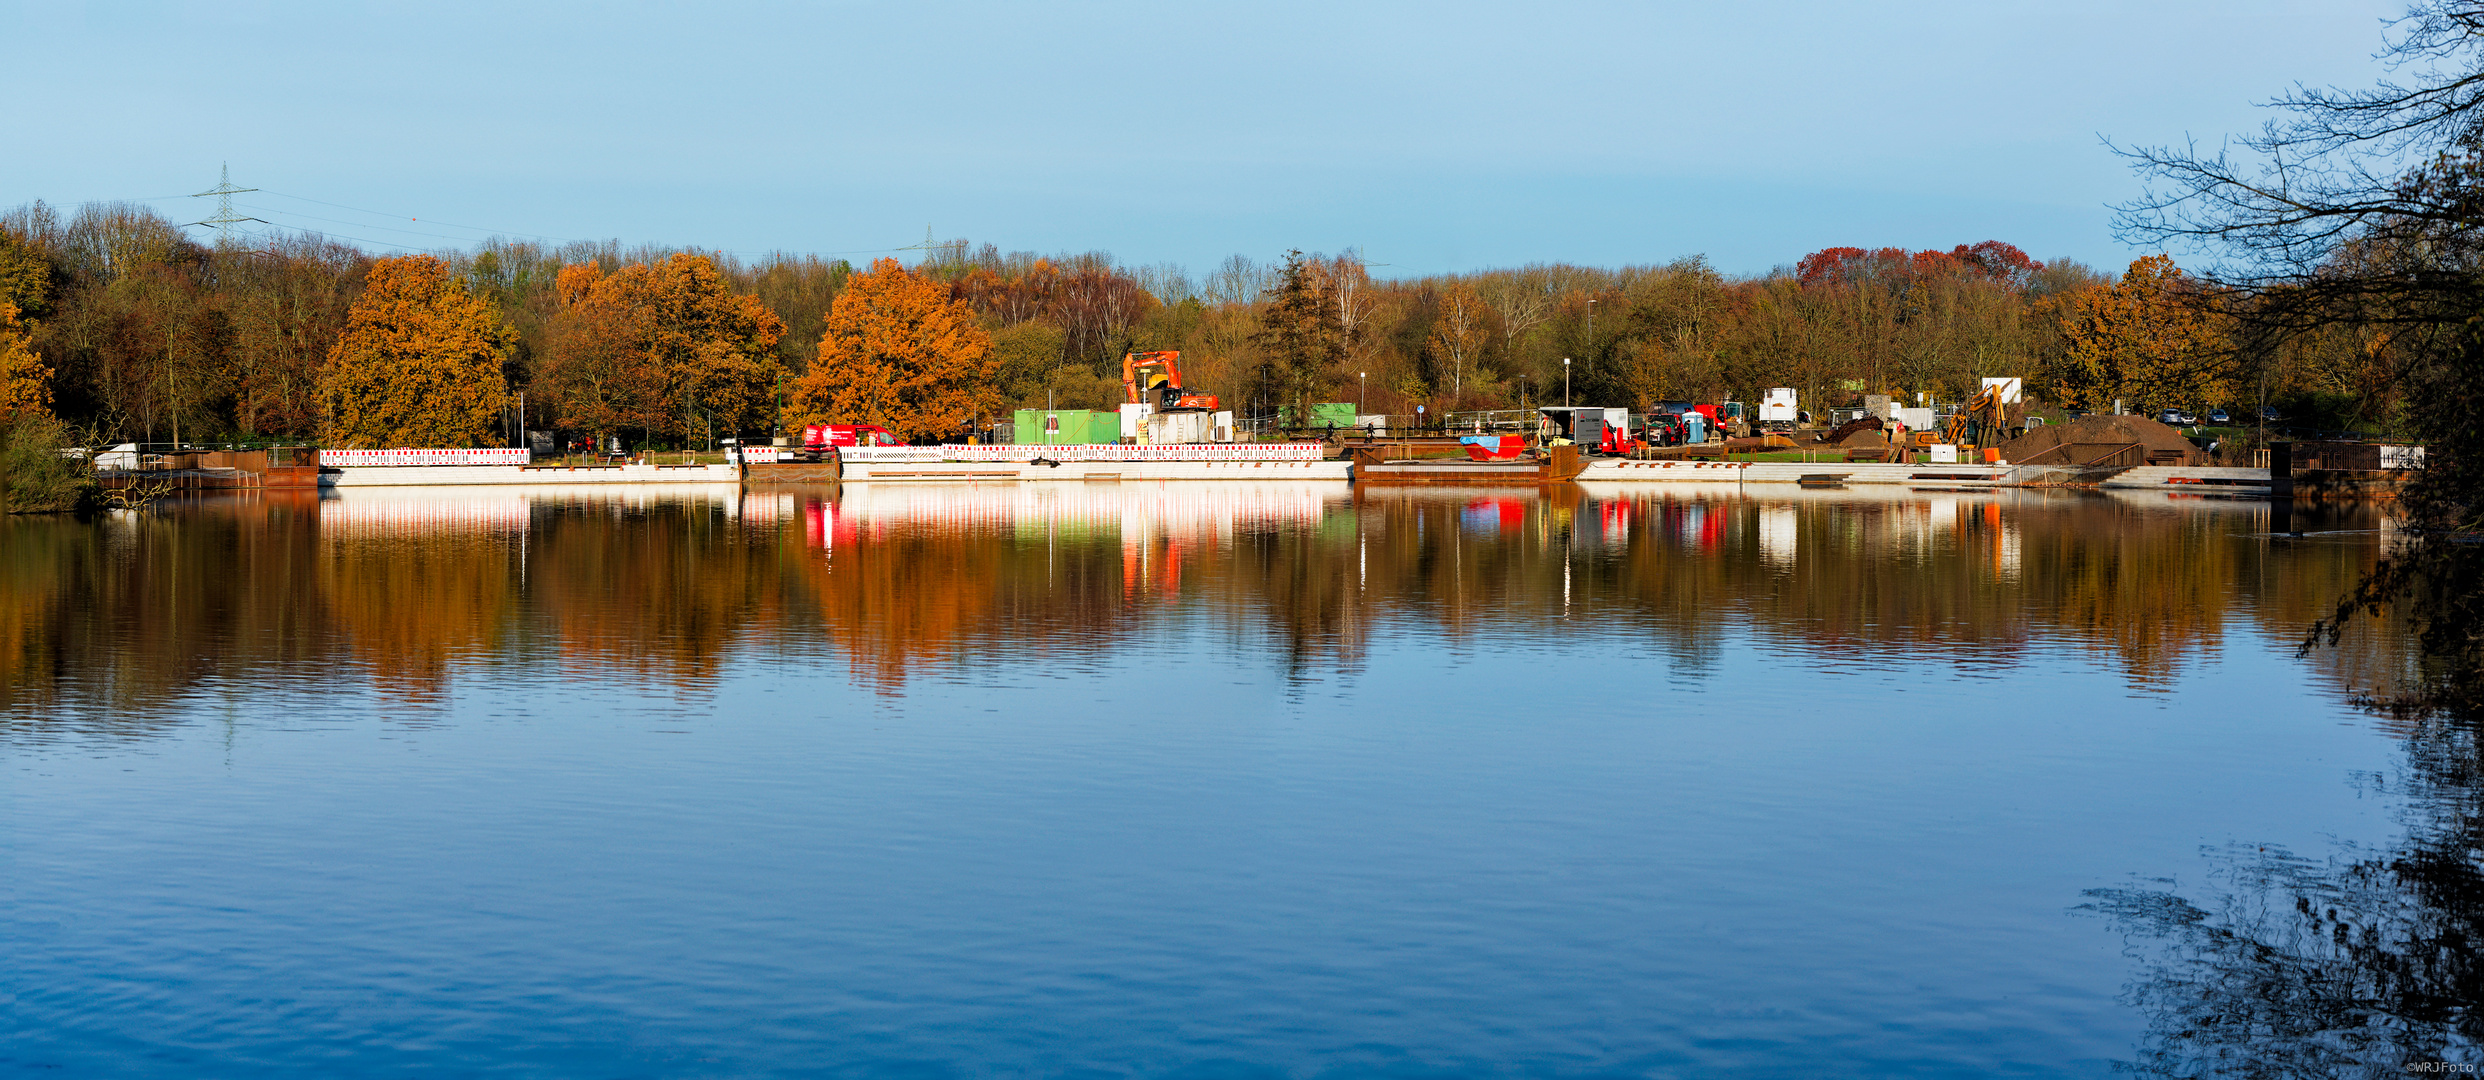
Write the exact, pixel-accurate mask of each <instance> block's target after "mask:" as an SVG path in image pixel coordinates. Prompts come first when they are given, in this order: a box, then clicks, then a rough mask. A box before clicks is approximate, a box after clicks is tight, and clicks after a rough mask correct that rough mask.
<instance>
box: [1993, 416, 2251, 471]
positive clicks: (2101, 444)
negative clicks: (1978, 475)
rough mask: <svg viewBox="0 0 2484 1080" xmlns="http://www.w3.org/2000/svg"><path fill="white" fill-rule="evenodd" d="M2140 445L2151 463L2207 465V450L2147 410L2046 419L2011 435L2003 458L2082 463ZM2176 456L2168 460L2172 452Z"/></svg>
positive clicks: (2022, 462) (2024, 461)
mask: <svg viewBox="0 0 2484 1080" xmlns="http://www.w3.org/2000/svg"><path fill="white" fill-rule="evenodd" d="M2132 443H2137V444H2139V446H2140V448H2141V449H2140V454H2141V455H2142V456H2144V457H2145V458H2146V459H2147V461H2148V463H2150V464H2173V465H2203V464H2206V463H2207V461H2208V455H2207V454H2205V453H2203V452H2201V450H2200V449H2199V448H2198V447H2196V446H2193V445H2191V440H2189V439H2185V438H2183V437H2182V433H2181V432H2178V431H2175V430H2174V429H2172V428H2169V427H2166V426H2165V425H2163V424H2160V423H2157V422H2156V421H2154V420H2150V419H2148V418H2147V417H2144V416H2083V417H2080V418H2078V419H2076V420H2072V421H2070V422H2069V423H2067V424H2046V425H2044V426H2042V427H2038V428H2034V429H2031V430H2029V431H2028V432H2027V433H2026V434H2025V435H2022V436H2020V437H2018V438H2016V439H2012V440H2010V442H2009V443H2008V445H2005V446H2003V447H2002V448H2001V460H2003V461H2007V462H2010V463H2011V464H2014V465H2027V464H2046V465H2082V464H2086V463H2088V462H2091V461H2096V460H2099V459H2102V458H2104V457H2106V456H2108V455H2111V454H2113V453H2115V452H2116V451H2119V450H2121V449H2122V448H2124V447H2128V446H2129V445H2131V444H2132ZM2177 456H2178V457H2179V459H2180V460H2177V461H2167V460H2165V459H2167V458H2171V457H2177Z"/></svg>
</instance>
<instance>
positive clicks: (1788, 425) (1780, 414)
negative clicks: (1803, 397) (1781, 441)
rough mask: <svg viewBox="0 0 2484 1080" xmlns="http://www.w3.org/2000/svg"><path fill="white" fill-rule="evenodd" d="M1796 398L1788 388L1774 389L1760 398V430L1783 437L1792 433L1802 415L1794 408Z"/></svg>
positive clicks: (1792, 389)
mask: <svg viewBox="0 0 2484 1080" xmlns="http://www.w3.org/2000/svg"><path fill="white" fill-rule="evenodd" d="M1795 402H1796V396H1795V393H1794V388H1793V387H1790V386H1779V387H1774V388H1772V389H1770V390H1769V391H1768V393H1766V394H1765V395H1762V396H1761V398H1760V407H1759V422H1760V430H1762V431H1767V432H1773V433H1775V434H1779V435H1784V434H1790V433H1792V432H1793V430H1794V428H1795V425H1796V423H1797V421H1799V420H1800V419H1801V416H1802V413H1801V411H1800V410H1799V409H1797V408H1796V407H1795Z"/></svg>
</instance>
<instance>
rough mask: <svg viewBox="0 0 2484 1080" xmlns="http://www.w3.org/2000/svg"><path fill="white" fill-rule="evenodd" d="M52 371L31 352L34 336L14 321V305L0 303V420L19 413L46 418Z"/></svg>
mask: <svg viewBox="0 0 2484 1080" xmlns="http://www.w3.org/2000/svg"><path fill="white" fill-rule="evenodd" d="M51 379H52V369H50V368H48V367H45V366H43V358H42V357H39V356H36V355H35V351H34V335H33V334H30V333H27V332H26V326H25V324H24V323H22V322H20V321H18V318H17V305H15V304H12V303H9V302H7V301H5V300H0V420H8V419H11V418H14V417H16V416H17V415H18V414H20V413H40V414H44V415H50V413H51V410H52V387H51Z"/></svg>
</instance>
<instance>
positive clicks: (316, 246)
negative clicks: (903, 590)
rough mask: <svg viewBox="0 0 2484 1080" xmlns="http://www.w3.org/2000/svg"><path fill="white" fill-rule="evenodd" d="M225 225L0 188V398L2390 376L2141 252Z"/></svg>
mask: <svg viewBox="0 0 2484 1080" xmlns="http://www.w3.org/2000/svg"><path fill="white" fill-rule="evenodd" d="M251 244H253V245H256V246H244V245H241V244H235V243H208V242H201V241H200V240H199V239H195V238H193V237H191V236H189V235H187V234H185V233H184V232H183V231H182V229H181V228H179V227H177V226H175V225H174V224H173V223H172V222H170V221H169V220H168V219H166V218H164V217H162V216H161V215H158V214H156V213H154V212H153V211H151V210H148V209H146V208H144V207H142V206H137V205H132V204H123V203H102V204H90V205H87V206H84V207H81V208H79V209H78V210H77V211H76V212H74V213H71V214H66V215H64V214H62V213H60V212H59V211H57V210H55V209H53V208H52V207H49V206H47V205H45V204H42V203H35V204H31V205H28V206H24V207H20V208H18V209H17V210H15V211H12V212H10V213H8V214H6V215H5V216H0V411H10V410H19V409H47V410H50V411H52V412H54V413H56V414H57V415H58V416H60V417H61V418H63V419H65V420H67V421H69V422H71V423H73V424H76V425H79V426H81V427H84V428H87V429H89V430H91V431H92V432H93V433H94V434H95V435H96V436H98V437H100V438H108V439H114V440H121V439H143V440H148V441H166V440H191V441H199V440H236V439H238V440H317V441H321V442H323V443H326V444H329V445H340V446H342V445H360V446H398V445H425V444H457V443H480V444H504V443H509V442H513V441H515V440H516V439H517V438H518V435H519V431H520V430H521V425H522V426H523V427H524V428H533V429H559V430H563V431H568V432H573V433H578V434H593V435H597V436H619V437H622V438H623V439H625V440H627V441H628V442H629V443H631V444H632V445H635V446H690V445H707V444H710V443H712V441H713V440H715V439H718V438H721V437H723V436H726V435H733V434H742V435H750V434H762V433H768V432H771V431H777V430H782V429H785V428H789V427H792V426H794V425H798V424H800V423H802V422H806V421H816V420H837V421H842V422H875V423H881V424H883V425H884V426H888V427H891V428H893V429H896V430H898V431H900V432H903V433H905V434H908V435H910V436H912V437H916V438H925V437H932V436H937V435H941V434H945V433H949V432H954V431H957V430H959V429H961V428H962V427H966V426H972V425H977V424H981V423H987V422H990V421H992V420H993V419H995V418H997V417H1000V416H1002V415H1004V414H1005V413H1006V411H1007V410H1009V409H1012V408H1019V407H1035V406H1059V407H1063V408H1110V407H1112V406H1113V405H1114V404H1116V403H1118V402H1119V401H1120V400H1121V388H1120V370H1119V358H1120V356H1121V355H1122V354H1123V353H1124V352H1127V351H1131V350H1151V349H1178V350H1180V351H1181V352H1182V354H1183V364H1184V371H1185V376H1186V379H1187V381H1188V383H1189V384H1190V386H1191V388H1192V389H1195V390H1199V391H1202V392H1206V393H1213V394H1217V395H1219V396H1220V397H1222V398H1223V399H1224V400H1225V401H1226V403H1227V404H1228V405H1230V406H1231V407H1233V408H1235V409H1236V410H1237V411H1240V412H1242V413H1243V414H1245V415H1254V416H1264V415H1268V414H1270V413H1273V412H1274V411H1276V410H1277V409H1278V408H1279V407H1280V406H1283V405H1289V404H1292V405H1300V404H1304V403H1308V402H1312V401H1332V400H1342V401H1353V402H1356V403H1358V404H1359V405H1360V406H1361V407H1362V409H1363V411H1365V412H1370V413H1393V414H1408V413H1414V412H1416V411H1417V410H1418V409H1421V410H1423V411H1425V412H1427V413H1429V414H1431V415H1433V416H1438V415H1441V414H1443V413H1448V412H1456V411H1463V410H1474V409H1492V408H1515V407H1524V406H1528V405H1534V404H1543V403H1547V402H1558V401H1561V400H1563V399H1564V398H1565V397H1566V398H1567V399H1568V400H1570V401H1573V402H1576V403H1579V404H1600V405H1625V406H1633V407H1646V406H1649V405H1651V404H1653V403H1654V402H1657V401H1664V400H1695V401H1710V400H1725V399H1740V400H1756V397H1757V395H1758V394H1759V392H1760V391H1761V390H1764V389H1766V388H1768V387H1773V386H1791V387H1795V388H1797V389H1799V390H1800V391H1801V393H1802V396H1803V400H1804V402H1805V405H1806V407H1809V408H1812V409H1814V410H1817V409H1822V408H1826V407H1832V406H1839V405H1848V404H1853V403H1855V402H1856V401H1857V400H1859V399H1860V398H1861V397H1862V396H1863V395H1865V394H1875V393H1880V394H1890V395H1893V396H1899V397H1903V398H1906V399H1909V400H1911V399H1913V398H1914V397H1915V396H1916V395H1919V394H1920V395H1927V396H1929V397H1931V398H1933V399H1935V400H1946V401H1954V400H1958V399H1960V398H1962V397H1964V396H1966V395H1969V394H1971V393H1973V392H1974V391H1975V389H1976V388H1977V386H1978V385H1979V383H1978V381H1979V380H1980V379H1982V378H1986V377H1994V376H2020V377H2024V378H2026V379H2028V382H2029V386H2030V388H2031V389H2033V390H2035V391H2036V392H2037V393H2038V394H2039V395H2041V396H2043V397H2045V398H2047V399H2048V400H2050V401H2052V402H2054V403H2057V404H2061V405H2065V406H2069V407H2076V408H2089V409H2104V408H2109V407H2110V406H2111V405H2112V404H2113V402H2114V401H2116V400H2120V401H2123V402H2125V403H2127V404H2128V405H2130V406H2132V407H2134V408H2142V407H2144V408H2154V407H2164V406H2176V405H2181V406H2199V405H2208V404H2238V403H2243V402H2248V401H2258V400H2263V399H2268V400H2279V401H2294V402H2301V401H2317V402H2320V403H2322V404H2323V405H2324V407H2326V408H2327V409H2328V411H2331V412H2334V413H2337V414H2339V415H2340V416H2345V417H2352V418H2354V419H2356V420H2358V421H2360V422H2362V423H2364V424H2367V425H2370V424H2386V423H2388V422H2390V420H2391V419H2392V418H2393V417H2394V416H2395V415H2396V410H2398V409H2399V408H2400V407H2401V403H2400V402H2399V401H2398V400H2397V398H2396V397H2395V396H2394V391H2393V389H2392V383H2391V381H2390V380H2389V379H2387V378H2386V377H2384V373H2385V371H2386V367H2387V357H2386V355H2385V354H2386V348H2385V343H2376V342H2375V341H2374V340H2373V339H2372V336H2371V335H2369V334H2360V333H2356V332H2353V331H2351V330H2343V329H2341V330H2339V331H2337V332H2334V333H2329V334H2325V335H2320V334H2314V335H2296V336H2292V337H2287V338H2284V339H2282V340H2279V339H2271V338H2265V337H2264V336H2255V334H2254V333H2253V332H2252V331H2251V329H2250V328H2249V326H2248V325H2247V324H2246V323H2245V322H2244V321H2241V320H2237V319H2236V318H2234V317H2233V316H2232V314H2231V313H2230V312H2227V311H2225V310H2224V309H2223V308H2221V307H2220V305H2219V304H2218V303H2216V302H2215V301H2216V299H2217V297H2218V295H2219V294H2218V292H2217V290H2216V289H2214V288H2212V287H2211V286H2210V285H2209V284H2207V283H2205V282H2203V281H2201V280H2200V279H2196V278H2193V277H2191V276H2189V275H2187V274H2185V273H2184V272H2183V271H2182V270H2181V269H2180V268H2178V267H2175V266H2174V265H2173V264H2172V263H2171V261H2170V260H2167V259H2164V258H2163V257H2161V256H2155V257H2149V258H2145V259H2141V260H2139V261H2138V262H2135V263H2133V264H2132V266H2131V267H2130V269H2129V270H2128V271H2127V272H2125V273H2124V274H2122V275H2120V276H2118V277H2116V276H2113V275H2107V274H2103V273H2100V272H2098V271H2095V270H2093V269H2090V268H2088V267H2086V266H2083V265H2080V264H2078V263H2076V262H2073V261H2070V260H2064V259H2056V260H2053V261H2050V262H2039V261H2036V260H2034V259H2032V258H2029V257H2028V256H2027V255H2026V254H2025V253H2024V252H2022V251H2021V250H2019V249H2018V248H2016V247H2014V246H2012V245H2009V244H2006V243H2001V242H1998V241H1985V242H1982V243H1977V244H1961V245H1958V246H1957V247H1955V248H1953V249H1950V250H1946V251H1943V250H1924V251H1907V250H1903V249H1897V248H1883V249H1877V250H1869V249H1863V248H1855V247H1831V248H1824V249H1822V250H1819V251H1816V252H1813V253H1811V254H1809V255H1806V256H1804V257H1802V258H1801V259H1799V260H1797V261H1796V262H1794V263H1792V264H1790V265H1788V266H1786V267H1782V268H1780V269H1778V270H1775V271H1772V272H1770V273H1766V274H1760V275H1753V276H1742V277H1736V276H1730V275H1727V274H1724V273H1721V272H1719V271H1718V270H1716V269H1715V268H1714V267H1713V266H1711V265H1710V264H1709V263H1708V262H1707V261H1706V260H1705V259H1704V258H1700V257H1696V256H1694V257H1689V258H1684V259H1678V260H1675V261H1673V262H1669V263H1663V264H1652V265H1644V266H1627V267H1621V268H1596V267H1583V266H1575V265H1570V264H1558V263H1556V264H1534V265H1528V266H1523V267H1518V268H1515V269H1500V270H1487V271H1481V272H1476V273H1466V274H1439V275H1427V276H1416V277H1405V278H1375V277H1373V276H1371V274H1370V272H1369V269H1368V268H1367V267H1366V266H1365V265H1364V263H1363V261H1362V259H1361V258H1360V257H1359V256H1358V255H1357V254H1356V253H1355V252H1351V251H1348V252H1345V253H1343V254H1338V255H1319V254H1311V255H1306V254H1303V253H1301V252H1291V253H1287V254H1286V255H1284V256H1283V257H1282V258H1280V259H1277V260H1274V261H1271V262H1265V263H1263V262H1258V261H1255V260H1253V259H1250V258H1248V257H1244V256H1239V255H1237V256H1234V257H1233V258H1230V259H1228V260H1226V261H1225V262H1224V263H1223V264H1221V265H1219V266H1218V267H1217V268H1215V269H1214V270H1213V271H1211V272H1209V273H1207V274H1205V275H1204V276H1199V277H1193V276H1192V275H1191V274H1189V273H1188V272H1187V271H1186V270H1184V269H1182V268H1180V267H1178V266H1172V265H1164V264H1158V265H1152V266H1128V265H1124V264H1122V263H1120V262H1118V261H1116V260H1115V259H1113V258H1112V257H1111V256H1110V255H1109V254H1106V253H1103V252H1089V253H1085V254H1071V255H1059V256H1041V255H1037V254H1034V253H1031V252H1012V253H1003V252H1001V251H1000V250H998V249H997V248H996V247H994V246H992V245H988V244H987V245H982V246H980V247H976V246H973V245H970V244H968V243H967V242H965V241H951V242H948V243H944V244H936V245H933V246H932V247H931V248H929V249H927V250H926V252H925V254H924V255H923V256H922V257H921V258H919V259H918V260H917V261H915V262H914V264H913V265H900V264H898V263H897V262H895V261H892V260H880V261H879V262H877V263H874V264H873V265H872V266H870V267H867V268H861V269H858V268H856V267H854V266H853V265H851V264H849V263H847V262H845V261H843V260H834V259H823V258H819V257H816V256H803V255H776V256H770V257H767V258H763V259H758V260H755V261H745V260H742V259H738V258H736V257H733V256H731V255H728V254H724V253H720V252H713V251H701V250H689V249H666V248H636V249H625V248H622V247H621V246H619V245H618V244H611V243H607V244H569V245H563V246H545V245H538V244H531V243H524V242H514V241H493V242H488V243H485V244H482V245H479V246H477V247H475V248H473V249H471V250H466V251H451V252H442V253H438V254H434V255H416V256H400V257H379V256H375V255H373V254H371V253H369V252H366V251H363V250H361V249H359V248H356V247H353V246H350V245H346V244H340V243H336V242H333V241H329V240H326V239H323V238H320V237H318V236H314V235H300V236H292V237H278V238H271V239H265V240H253V241H251Z"/></svg>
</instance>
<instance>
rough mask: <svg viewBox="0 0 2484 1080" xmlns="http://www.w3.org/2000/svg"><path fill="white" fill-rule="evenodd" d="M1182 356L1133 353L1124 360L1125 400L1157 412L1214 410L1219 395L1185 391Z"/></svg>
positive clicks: (1167, 352) (1122, 383)
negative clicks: (1154, 409)
mask: <svg viewBox="0 0 2484 1080" xmlns="http://www.w3.org/2000/svg"><path fill="white" fill-rule="evenodd" d="M1181 359H1182V354H1181V353H1179V352H1173V351H1165V352H1134V353H1127V354H1124V355H1123V356H1122V358H1121V396H1122V400H1123V401H1126V402H1129V403H1130V404H1133V405H1138V404H1152V405H1154V406H1155V407H1157V408H1158V409H1214V408H1216V396H1215V395H1213V394H1193V393H1190V392H1189V391H1187V390H1184V389H1182V368H1181Z"/></svg>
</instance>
